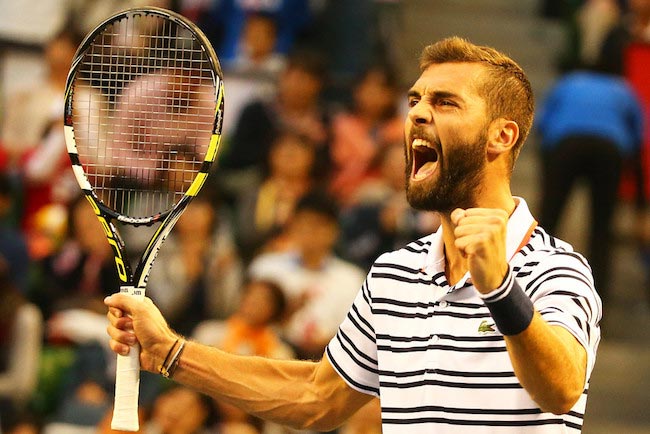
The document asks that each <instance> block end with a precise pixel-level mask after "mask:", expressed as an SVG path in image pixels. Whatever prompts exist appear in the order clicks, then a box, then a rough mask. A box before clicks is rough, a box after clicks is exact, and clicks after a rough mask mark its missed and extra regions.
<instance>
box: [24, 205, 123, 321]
mask: <svg viewBox="0 0 650 434" xmlns="http://www.w3.org/2000/svg"><path fill="white" fill-rule="evenodd" d="M38 268H39V272H38V273H39V274H40V276H39V277H38V278H37V282H36V284H35V289H34V300H35V302H36V303H37V304H38V306H39V307H40V308H41V310H42V311H43V313H44V315H45V317H46V318H49V317H50V316H51V315H52V314H53V313H54V312H60V311H64V310H68V309H82V310H89V311H93V312H101V303H102V300H103V299H104V297H106V296H107V295H109V294H113V293H114V292H116V291H117V290H118V288H119V287H120V280H119V277H118V275H117V270H116V268H115V261H114V257H113V252H112V250H111V246H110V245H109V244H108V242H107V241H106V236H105V235H104V230H103V228H102V226H101V224H100V223H99V221H98V220H97V217H96V216H95V213H94V211H93V209H92V208H91V207H90V205H89V204H88V202H87V201H86V200H85V198H84V197H83V196H78V197H77V199H76V200H75V201H73V202H72V203H70V205H69V208H68V230H67V237H66V240H65V241H64V242H63V245H62V246H61V248H60V249H59V250H58V251H56V252H54V253H53V254H52V255H50V256H48V257H46V258H44V259H43V260H42V261H41V262H40V264H39V265H38ZM97 309H99V310H97ZM102 316H103V315H102Z"/></svg>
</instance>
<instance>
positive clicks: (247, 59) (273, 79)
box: [222, 13, 286, 141]
mask: <svg viewBox="0 0 650 434" xmlns="http://www.w3.org/2000/svg"><path fill="white" fill-rule="evenodd" d="M277 30H278V29H277V22H276V21H275V17H274V16H273V15H270V14H264V13H255V14H251V15H249V16H248V17H247V19H246V24H245V28H244V31H243V33H242V52H241V53H240V55H239V56H237V58H236V59H234V60H233V61H232V62H230V63H228V64H223V65H222V67H223V70H224V83H225V86H226V92H227V93H228V110H226V111H225V114H224V120H223V131H222V134H223V137H224V139H225V140H226V141H228V140H229V139H230V136H231V135H232V131H233V128H234V127H235V123H236V121H237V119H239V116H240V114H241V111H242V108H243V107H245V106H246V105H247V104H249V103H251V102H253V101H257V100H262V101H269V100H270V99H271V98H272V97H273V96H274V95H275V92H276V88H277V80H278V76H279V74H280V73H281V72H282V71H283V70H284V67H285V64H286V56H285V55H284V54H282V53H279V52H278V51H276V41H277Z"/></svg>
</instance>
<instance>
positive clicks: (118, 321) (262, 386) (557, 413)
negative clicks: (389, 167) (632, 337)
mask: <svg viewBox="0 0 650 434" xmlns="http://www.w3.org/2000/svg"><path fill="white" fill-rule="evenodd" d="M408 100H409V107H410V109H409V112H408V115H407V118H406V121H405V154H406V160H407V173H406V182H407V197H408V200H409V202H410V203H411V205H412V206H413V207H415V208H418V209H423V210H428V211H436V212H438V213H440V216H441V222H442V223H441V227H440V229H439V230H438V231H437V232H436V233H434V234H431V235H429V236H426V237H424V238H421V239H419V240H416V241H414V242H412V243H410V244H409V245H407V246H406V247H404V248H403V249H400V250H397V251H394V252H390V253H386V254H384V255H382V256H380V257H379V258H378V259H377V260H376V262H375V263H374V264H373V266H372V267H371V269H370V272H369V273H368V276H367V278H366V281H365V282H364V284H363V285H362V287H361V290H360V291H359V293H358V296H357V298H356V300H355V302H354V304H353V306H352V307H351V309H350V311H349V313H348V315H347V317H346V319H345V320H344V321H343V323H342V324H341V326H340V328H339V331H338V333H337V335H336V336H335V337H334V338H333V339H332V340H331V341H330V343H329V345H328V346H327V349H326V351H325V355H324V357H323V358H322V360H320V361H318V362H305V361H277V360H268V359H261V358H248V357H240V356H235V355H230V354H226V353H224V352H221V351H219V350H217V349H214V348H209V347H206V346H203V345H201V344H199V343H196V342H191V341H185V340H184V339H183V338H182V337H179V336H177V335H176V334H175V333H174V332H173V331H172V330H170V329H169V328H168V327H167V325H166V323H165V321H164V319H163V318H162V316H161V315H160V313H159V311H158V310H157V309H156V308H155V306H154V305H153V303H152V302H151V301H150V300H145V301H144V302H137V301H134V300H132V299H130V298H128V297H126V296H123V295H114V296H111V297H110V298H108V299H107V300H106V304H107V305H108V306H109V314H108V317H109V320H110V322H111V325H110V326H109V330H108V331H109V334H110V336H111V338H112V339H111V343H110V344H111V348H112V349H113V350H114V351H115V352H117V353H119V354H126V353H128V351H129V346H130V345H133V344H134V343H136V341H137V342H139V343H140V345H141V347H142V351H141V354H140V360H141V363H142V367H143V369H146V370H148V371H153V372H161V373H169V372H168V371H169V369H172V371H173V372H172V374H173V376H174V380H176V381H178V382H179V383H182V384H185V385H189V386H191V387H193V388H196V389H198V390H200V391H202V392H204V393H207V394H209V395H212V396H214V397H216V398H218V399H219V400H225V401H227V402H229V403H231V404H234V405H236V406H238V407H240V408H242V409H244V410H245V411H247V412H249V413H252V414H255V415H257V416H259V417H262V418H265V419H270V420H273V421H275V422H279V423H282V424H286V425H290V426H293V427H296V428H307V429H315V430H321V431H322V430H329V429H333V428H335V427H337V426H339V425H340V424H342V423H343V422H344V421H345V420H346V419H347V418H348V417H350V416H351V415H352V414H353V413H354V412H355V411H356V410H357V409H359V408H360V407H361V406H362V405H364V404H365V403H367V402H368V401H369V400H371V399H372V397H374V396H378V397H379V398H380V401H381V412H382V429H383V432H384V433H385V434H391V433H402V432H408V433H416V434H417V433H454V434H456V433H457V432H459V431H460V432H470V431H471V432H472V433H487V432H489V433H513V432H517V433H558V434H559V433H579V432H580V431H581V427H582V421H583V416H584V411H585V405H586V398H587V389H588V384H589V377H590V375H591V371H592V369H593V366H594V360H595V354H596V349H597V346H598V342H599V339H600V331H599V321H600V317H601V311H602V306H601V302H600V299H599V297H598V295H597V294H596V292H595V290H594V286H593V278H592V275H591V270H590V268H589V265H588V264H587V262H586V261H585V259H584V258H583V257H582V256H581V255H579V254H578V253H575V252H573V249H572V248H571V246H570V245H568V244H567V243H565V242H563V241H560V240H558V239H556V238H553V237H551V236H550V235H549V234H548V233H546V232H545V231H544V230H543V229H542V228H540V227H539V226H538V225H537V223H536V221H535V219H534V218H533V216H532V215H531V214H530V212H529V210H528V207H527V206H526V202H525V201H524V200H523V199H522V198H518V197H514V196H513V195H512V193H511V190H510V178H511V174H512V170H513V167H514V163H515V161H516V159H517V156H518V154H519V151H520V150H521V146H522V145H523V143H524V141H525V139H526V136H527V135H528V131H529V129H530V126H531V123H532V118H533V106H534V102H533V94H532V90H531V87H530V83H529V82H528V79H527V78H526V76H525V74H524V72H523V71H522V69H521V68H520V67H519V66H518V65H517V64H516V63H515V62H514V61H513V60H511V59H510V58H508V57H507V56H505V55H503V54H501V53H499V52H498V51H496V50H494V49H492V48H490V47H482V46H476V45H473V44H471V43H470V42H468V41H466V40H463V39H460V38H449V39H445V40H442V41H440V42H437V43H435V44H433V45H430V46H428V47H426V48H425V49H424V52H423V55H422V58H421V75H420V77H419V78H418V80H417V81H416V82H415V84H414V85H413V87H412V88H411V90H410V91H409V93H408ZM278 272H282V270H278ZM181 346H182V348H184V350H183V351H178V348H179V347H181ZM178 353H182V355H181V356H180V357H178V358H176V357H174V360H172V361H169V360H165V355H166V354H178Z"/></svg>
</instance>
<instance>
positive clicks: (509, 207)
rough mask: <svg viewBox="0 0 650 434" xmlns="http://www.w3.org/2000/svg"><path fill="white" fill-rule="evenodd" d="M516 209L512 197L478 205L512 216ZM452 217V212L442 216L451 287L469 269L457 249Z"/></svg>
mask: <svg viewBox="0 0 650 434" xmlns="http://www.w3.org/2000/svg"><path fill="white" fill-rule="evenodd" d="M516 207H517V204H516V202H515V199H514V198H513V197H512V196H508V197H506V198H504V199H503V200H498V201H492V200H489V198H487V200H481V201H479V203H478V204H477V205H476V208H494V209H503V210H505V211H506V212H507V213H508V215H512V213H513V212H514V211H515V208H516ZM452 211H453V210H452ZM450 216H451V212H449V213H441V214H440V218H441V225H442V239H443V243H444V247H443V248H444V257H445V275H446V277H447V282H449V284H450V285H455V284H456V283H458V282H459V281H460V280H461V279H462V278H463V276H464V275H465V273H467V271H468V269H469V268H468V266H467V259H466V258H464V257H463V255H462V254H461V253H460V251H459V250H458V249H457V248H456V244H455V241H456V236H455V235H454V229H455V228H456V225H454V224H453V223H452V221H451V217H450Z"/></svg>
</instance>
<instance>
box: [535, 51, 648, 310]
mask: <svg viewBox="0 0 650 434" xmlns="http://www.w3.org/2000/svg"><path fill="white" fill-rule="evenodd" d="M620 69H621V68H620V65H619V64H617V63H616V59H612V58H610V57H608V56H601V58H600V61H599V62H598V63H597V68H594V69H592V70H578V71H574V72H571V73H569V74H567V75H565V76H563V77H561V78H560V80H559V81H558V82H557V83H556V84H555V85H554V86H553V87H552V88H551V90H550V92H549V94H548V96H547V98H546V101H545V102H544V104H543V107H542V109H541V110H540V112H539V116H538V120H537V130H538V132H539V134H540V135H541V150H542V161H543V177H542V199H541V212H540V224H541V225H543V226H544V227H545V228H546V229H547V230H548V231H549V233H551V234H553V235H555V234H556V232H557V229H558V223H559V221H560V217H561V214H562V212H563V210H564V209H565V207H566V202H567V198H568V196H569V194H570V193H571V191H572V189H573V187H574V185H575V183H576V182H577V181H578V180H585V181H586V182H587V183H588V186H589V195H590V207H591V211H590V220H589V229H588V230H589V236H588V240H589V241H588V249H587V257H588V260H589V263H590V264H591V267H592V270H593V274H594V281H595V286H596V290H597V291H598V292H599V293H600V296H601V298H602V299H603V300H604V301H607V300H608V299H609V296H610V295H611V294H610V288H609V285H610V270H611V266H610V262H611V258H610V255H611V252H612V237H613V234H612V232H613V217H614V212H615V209H616V203H617V200H618V188H619V184H620V178H621V170H622V167H623V166H624V165H625V164H628V165H630V167H634V168H635V170H634V173H635V174H636V178H637V181H638V182H637V185H638V188H637V192H638V200H637V206H638V210H639V216H641V215H642V213H643V210H644V209H645V208H646V197H647V196H646V194H645V185H646V182H645V180H644V177H645V174H644V172H643V169H642V167H641V157H640V153H641V144H642V135H643V131H644V120H643V118H644V113H643V110H642V108H641V105H640V103H639V101H638V98H637V95H636V94H635V92H634V90H633V89H632V88H631V87H630V86H629V84H628V83H627V82H626V81H625V80H624V79H623V78H622V77H621V76H620V75H618V74H617V72H619V71H620Z"/></svg>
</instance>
